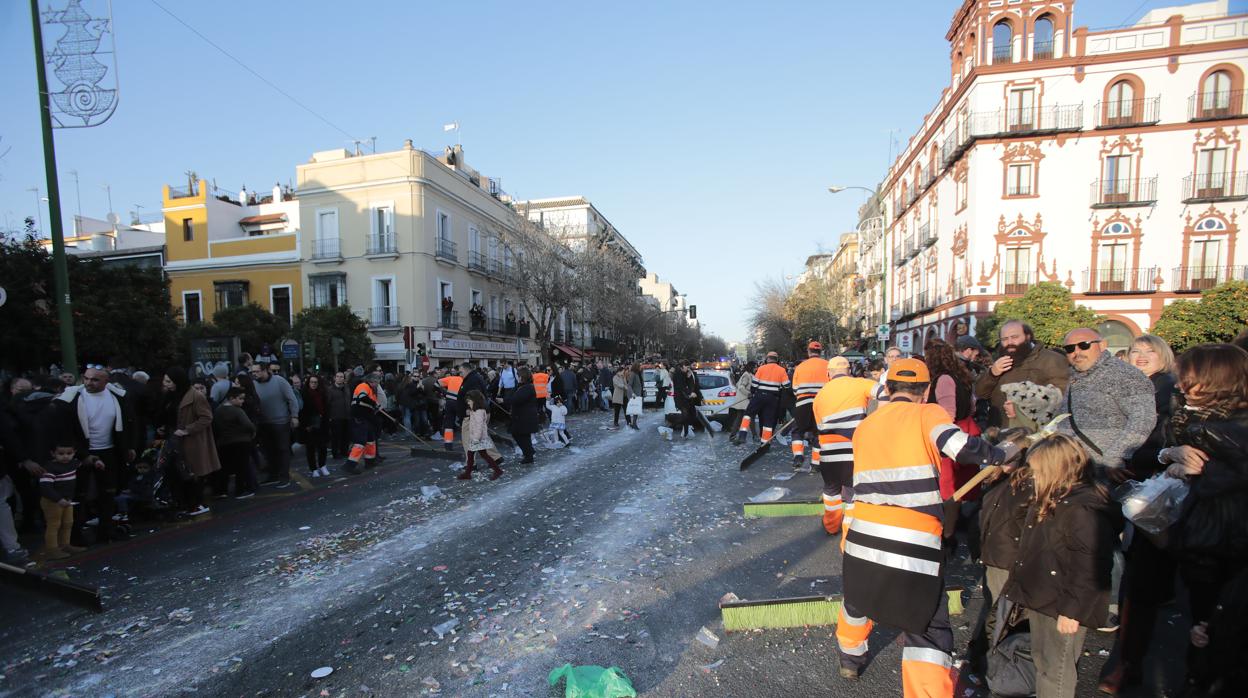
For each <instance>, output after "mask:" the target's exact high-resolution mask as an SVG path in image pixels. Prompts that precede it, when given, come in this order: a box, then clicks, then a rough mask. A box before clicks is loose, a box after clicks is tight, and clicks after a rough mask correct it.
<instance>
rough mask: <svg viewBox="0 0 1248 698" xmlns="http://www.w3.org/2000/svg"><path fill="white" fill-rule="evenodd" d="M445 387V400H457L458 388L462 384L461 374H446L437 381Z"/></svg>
mask: <svg viewBox="0 0 1248 698" xmlns="http://www.w3.org/2000/svg"><path fill="white" fill-rule="evenodd" d="M438 382H439V383H441V384H442V387H443V388H445V389H446V399H447V400H459V388H460V386H462V385H463V384H464V377H463V376H454V375H451V376H447V377H445V378H443V379H442V380H440V381H438Z"/></svg>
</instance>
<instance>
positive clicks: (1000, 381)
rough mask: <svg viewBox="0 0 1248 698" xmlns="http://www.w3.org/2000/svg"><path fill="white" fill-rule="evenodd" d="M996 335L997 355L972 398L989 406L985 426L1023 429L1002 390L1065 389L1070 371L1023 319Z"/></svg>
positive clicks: (1009, 321) (1008, 322)
mask: <svg viewBox="0 0 1248 698" xmlns="http://www.w3.org/2000/svg"><path fill="white" fill-rule="evenodd" d="M999 332H1000V335H999V337H1000V340H1001V348H1000V350H999V351H998V354H999V355H998V357H997V359H996V360H995V361H993V362H992V363H991V364H989V365H988V370H986V371H984V372H983V373H982V374H981V375H980V376H979V378H978V379H976V381H975V397H977V398H979V399H980V400H988V401H989V403H990V406H989V409H988V426H995V427H1016V426H1023V424H1022V423H1021V422H1016V419H1017V418H1016V417H1015V416H1013V411H1012V409H1011V408H1010V407H1008V406H1007V405H1006V401H1005V393H1004V392H1003V391H1002V387H1003V386H1006V385H1009V384H1010V383H1022V382H1023V381H1030V382H1032V383H1035V384H1036V385H1051V386H1054V387H1056V388H1057V389H1058V390H1065V389H1066V382H1067V381H1068V380H1069V373H1070V372H1069V369H1068V368H1067V367H1066V363H1065V362H1064V361H1062V356H1061V354H1059V353H1057V352H1054V351H1051V350H1049V348H1048V347H1046V346H1045V345H1044V344H1042V343H1041V342H1039V341H1037V340H1036V338H1035V335H1034V333H1033V332H1032V330H1031V327H1030V326H1029V325H1028V324H1027V323H1025V322H1023V321H1022V320H1008V321H1006V323H1005V324H1003V325H1001V329H1000V330H999Z"/></svg>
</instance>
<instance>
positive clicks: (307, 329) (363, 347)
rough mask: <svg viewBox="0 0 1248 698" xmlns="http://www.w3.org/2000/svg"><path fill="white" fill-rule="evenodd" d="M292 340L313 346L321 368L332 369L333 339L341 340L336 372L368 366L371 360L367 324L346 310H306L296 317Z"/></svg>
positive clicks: (371, 350) (371, 352)
mask: <svg viewBox="0 0 1248 698" xmlns="http://www.w3.org/2000/svg"><path fill="white" fill-rule="evenodd" d="M291 336H292V337H294V338H295V339H298V340H300V341H302V342H313V343H315V345H316V356H317V358H318V360H319V361H320V364H321V368H322V369H324V368H329V367H332V366H333V365H334V355H333V338H334V337H337V338H339V339H341V340H342V344H343V348H342V353H341V354H339V355H338V366H339V368H340V369H341V368H345V367H352V366H357V365H364V364H367V363H368V362H369V361H372V359H373V342H372V340H370V339H369V338H368V323H367V322H365V321H364V318H361V317H359V316H358V315H356V314H355V313H353V312H351V308H349V307H347V306H345V305H344V306H339V307H337V308H305V309H304V310H301V311H300V312H299V314H298V315H296V316H295V324H294V327H292V328H291Z"/></svg>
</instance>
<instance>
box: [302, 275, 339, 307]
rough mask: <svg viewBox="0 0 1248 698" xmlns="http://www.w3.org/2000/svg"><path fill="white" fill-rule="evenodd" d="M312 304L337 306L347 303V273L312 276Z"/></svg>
mask: <svg viewBox="0 0 1248 698" xmlns="http://www.w3.org/2000/svg"><path fill="white" fill-rule="evenodd" d="M309 280H310V281H311V282H312V305H314V306H316V307H317V308H337V307H338V306H340V305H346V304H347V275H346V274H329V275H325V276H313V277H311V278H310V279H309Z"/></svg>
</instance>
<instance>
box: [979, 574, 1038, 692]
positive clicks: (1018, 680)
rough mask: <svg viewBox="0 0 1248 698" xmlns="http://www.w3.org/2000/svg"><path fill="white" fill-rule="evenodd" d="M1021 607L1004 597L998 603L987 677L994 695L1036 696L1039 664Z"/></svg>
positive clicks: (985, 676) (995, 611) (989, 651)
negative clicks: (1033, 651) (1033, 656)
mask: <svg viewBox="0 0 1248 698" xmlns="http://www.w3.org/2000/svg"><path fill="white" fill-rule="evenodd" d="M1022 611H1023V609H1022V607H1021V606H1018V605H1017V604H1015V603H1013V602H1012V601H1010V600H1009V599H1007V598H1005V597H1001V599H999V600H998V601H997V607H996V609H994V613H996V616H997V622H996V626H995V627H994V628H993V633H992V634H993V637H992V646H991V648H990V649H989V650H988V672H987V674H985V675H984V678H985V679H986V680H987V681H988V689H989V690H991V691H992V694H993V695H994V696H1001V697H1002V698H1026V697H1027V696H1034V695H1036V665H1035V662H1034V661H1033V660H1032V658H1031V629H1030V627H1029V626H1028V625H1027V621H1026V620H1022V619H1021V616H1022Z"/></svg>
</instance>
